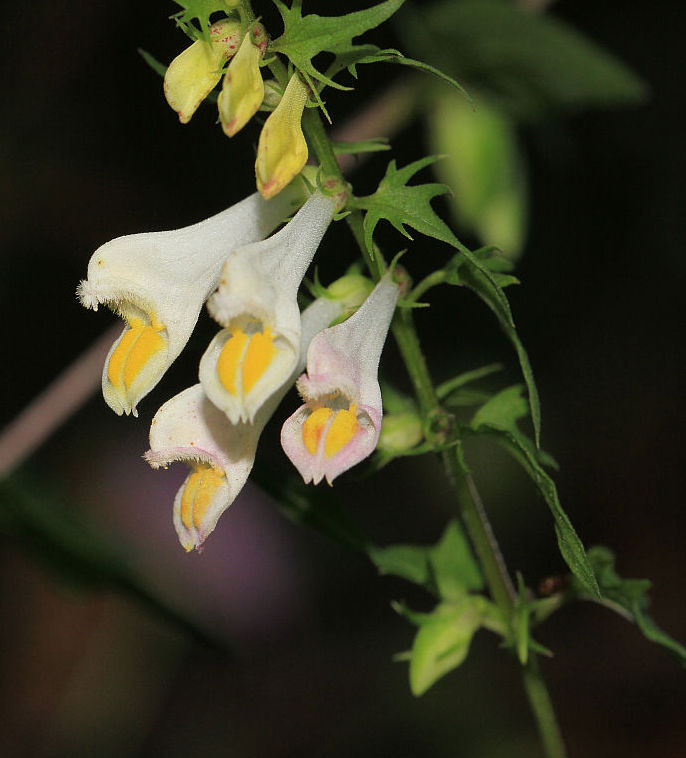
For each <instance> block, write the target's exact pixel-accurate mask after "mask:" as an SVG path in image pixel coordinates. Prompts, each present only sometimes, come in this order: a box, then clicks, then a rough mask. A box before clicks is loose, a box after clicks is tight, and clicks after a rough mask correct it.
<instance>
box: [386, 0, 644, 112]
mask: <svg viewBox="0 0 686 758" xmlns="http://www.w3.org/2000/svg"><path fill="white" fill-rule="evenodd" d="M399 28H400V31H401V33H402V36H403V39H404V40H405V44H406V47H407V48H408V50H409V51H410V52H411V53H412V54H413V55H417V56H418V57H420V58H423V59H425V60H427V61H429V62H430V63H434V64H436V65H439V66H440V67H441V68H442V69H443V70H444V71H446V72H447V73H448V74H449V75H451V76H453V77H455V78H456V79H459V80H461V81H468V82H472V83H474V84H476V85H478V87H479V89H480V90H482V91H485V92H487V93H489V94H490V95H492V96H493V97H495V98H497V100H498V102H499V103H500V104H502V105H503V106H504V107H505V108H507V109H508V110H509V111H510V112H511V113H512V114H513V115H515V116H516V117H519V118H528V119H532V118H540V117H543V116H545V115H548V114H550V113H551V112H559V111H564V110H567V111H569V110H579V109H581V108H587V107H597V106H609V105H610V106H611V105H622V104H626V103H636V102H639V101H640V100H641V99H642V98H643V97H644V95H645V91H646V87H645V85H644V84H643V82H642V81H641V80H640V79H639V78H638V77H637V76H636V75H635V74H634V73H632V72H631V71H630V70H629V69H628V68H627V67H626V66H625V65H624V64H623V63H621V62H620V61H619V60H618V59H617V58H615V57H614V56H613V55H611V54H610V53H608V52H607V51H606V50H604V49H602V48H601V47H599V46H598V45H597V44H596V43H594V42H592V41H591V40H589V39H588V38H586V37H584V36H583V35H582V34H581V33H579V32H578V31H576V30H575V29H573V28H572V27H571V26H569V25H567V24H565V23H563V22H562V21H560V20H558V19H555V18H554V17H552V15H551V14H548V13H546V14H543V13H530V12H528V11H526V10H524V9H523V8H521V7H519V6H518V5H517V4H516V3H512V2H509V1H508V0H465V1H464V2H459V3H458V2H454V0H444V2H440V3H436V4H433V5H432V6H429V7H428V8H426V9H425V8H422V10H421V16H419V14H418V13H417V12H415V13H410V12H409V10H408V12H406V13H404V14H403V17H402V18H401V19H399Z"/></svg>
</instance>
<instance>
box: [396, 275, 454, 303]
mask: <svg viewBox="0 0 686 758" xmlns="http://www.w3.org/2000/svg"><path fill="white" fill-rule="evenodd" d="M447 276H448V275H447V274H446V272H445V271H444V270H443V269H438V271H432V272H431V273H430V274H429V275H428V276H425V277H424V278H423V279H422V281H421V282H419V284H417V285H415V287H413V289H412V291H411V292H410V293H409V295H408V296H407V297H406V298H405V299H406V300H407V301H408V302H410V303H416V302H417V301H418V300H419V298H420V297H421V296H422V295H423V294H424V293H425V292H427V291H428V290H430V289H431V288H432V287H436V286H437V285H439V284H443V282H445V280H446V279H447Z"/></svg>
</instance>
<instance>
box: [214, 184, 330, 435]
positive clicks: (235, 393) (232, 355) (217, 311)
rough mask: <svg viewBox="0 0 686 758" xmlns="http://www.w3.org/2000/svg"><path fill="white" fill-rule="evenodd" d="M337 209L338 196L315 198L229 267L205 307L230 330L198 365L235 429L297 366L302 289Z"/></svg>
mask: <svg viewBox="0 0 686 758" xmlns="http://www.w3.org/2000/svg"><path fill="white" fill-rule="evenodd" d="M336 207H337V200H336V198H334V197H330V196H328V195H324V194H323V193H322V192H320V191H318V192H315V193H314V194H313V195H312V196H311V197H310V198H309V200H308V201H307V202H306V203H305V205H303V207H302V208H301V209H300V210H299V211H298V213H297V214H296V215H295V217H294V218H293V220H292V221H290V222H289V223H288V224H287V225H286V226H285V227H284V228H283V229H281V230H280V231H278V232H277V233H276V234H274V235H272V236H271V237H269V238H268V239H266V240H263V241H262V242H256V243H254V244H252V245H247V246H246V247H243V248H239V249H237V250H234V251H233V252H231V253H230V254H229V256H228V257H227V259H226V262H225V263H224V267H223V269H222V272H221V280H220V283H219V289H218V290H217V292H216V293H215V294H214V295H212V297H211V298H210V299H209V301H208V308H209V311H210V313H211V315H212V316H213V318H214V319H216V321H218V322H219V323H220V324H221V325H222V326H224V327H225V328H224V329H222V330H221V331H220V332H219V333H218V334H217V336H216V337H215V338H214V339H213V340H212V342H211V343H210V345H209V347H208V348H207V350H206V351H205V354H204V355H203V357H202V359H201V361H200V381H201V383H202V386H203V389H204V390H205V394H206V395H207V396H208V397H209V398H210V400H211V401H212V402H213V403H214V404H215V405H216V406H217V407H218V408H219V409H220V410H221V411H223V412H224V413H226V415H227V416H228V417H229V419H230V420H231V422H232V423H234V424H237V423H238V422H239V421H249V422H252V421H253V419H254V418H255V414H256V413H257V411H258V410H259V408H260V407H261V406H262V405H263V404H264V403H265V402H266V401H267V400H268V399H269V398H270V397H271V396H272V395H273V394H274V393H275V392H278V391H279V389H280V388H281V387H282V386H283V384H284V383H285V382H287V381H288V380H289V377H290V375H291V374H292V372H293V370H294V368H295V366H296V365H297V362H298V356H299V354H300V328H301V327H300V311H299V309H298V303H297V299H296V298H297V293H298V287H299V286H300V282H301V281H302V278H303V276H304V275H305V272H306V271H307V268H308V266H309V265H310V262H311V261H312V258H313V257H314V254H315V252H316V250H317V247H318V246H319V243H320V241H321V239H322V237H323V236H324V232H325V231H326V229H327V228H328V226H329V224H330V223H331V220H332V218H333V216H334V213H335V212H336Z"/></svg>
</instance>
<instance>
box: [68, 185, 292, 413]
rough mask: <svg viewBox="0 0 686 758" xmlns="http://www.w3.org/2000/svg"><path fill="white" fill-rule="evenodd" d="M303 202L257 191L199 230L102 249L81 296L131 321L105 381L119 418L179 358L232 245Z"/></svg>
mask: <svg viewBox="0 0 686 758" xmlns="http://www.w3.org/2000/svg"><path fill="white" fill-rule="evenodd" d="M299 198H300V190H299V189H298V188H297V187H294V188H292V189H291V188H289V190H288V191H287V192H285V193H282V195H280V196H279V198H278V199H275V200H271V201H265V200H263V199H262V198H261V197H260V195H259V194H258V193H254V194H253V195H250V196H249V197H247V198H245V199H244V200H242V201H241V202H239V203H236V204H235V205H233V206H232V207H231V208H228V209H227V210H225V211H222V212H221V213H218V214H217V215H216V216H212V217H211V218H208V219H206V220H205V221H201V222H200V223H197V224H194V225H192V226H187V227H185V228H182V229H177V230H174V231H166V232H147V233H143V234H131V235H127V236H125V237H119V238H117V239H115V240H112V241H111V242H107V243H106V244H104V245H102V246H101V247H99V248H98V249H97V250H96V251H95V253H94V254H93V256H92V257H91V259H90V262H89V264H88V278H87V279H86V280H84V281H82V282H81V283H80V284H79V287H78V290H77V294H78V297H79V299H80V300H81V302H82V304H83V305H84V306H86V307H88V308H93V309H94V310H97V308H98V305H99V304H100V303H104V304H106V305H107V306H108V307H110V308H111V309H112V310H113V311H115V312H116V313H118V314H119V315H121V316H122V317H123V318H124V319H125V321H126V322H127V325H126V327H125V329H124V331H123V332H122V335H121V337H120V338H119V339H118V340H117V342H115V344H114V345H113V346H112V350H111V351H110V353H109V355H108V356H107V359H106V361H105V368H104V370H103V377H102V386H103V395H104V397H105V400H106V402H107V404H108V405H109V406H110V407H111V408H112V409H113V410H114V411H115V412H116V413H118V414H121V413H127V414H128V413H132V412H133V413H134V414H135V413H136V405H137V403H138V402H139V401H140V399H141V398H142V397H144V396H145V395H146V394H147V393H148V392H149V391H150V390H151V389H152V388H153V387H154V386H155V385H156V384H157V382H158V381H159V380H160V379H161V378H162V376H163V374H164V372H165V371H166V370H167V368H168V367H169V366H170V365H171V363H172V362H173V361H174V360H175V359H176V358H177V356H178V355H179V353H180V352H181V350H182V349H183V347H184V345H185V344H186V342H187V341H188V338H189V337H190V334H191V332H192V330H193V327H194V326H195V323H196V321H197V319H198V315H199V313H200V309H201V308H202V304H203V302H204V301H205V299H206V298H207V296H208V295H209V293H210V292H211V291H212V290H213V289H214V288H215V287H216V286H217V283H218V281H219V274H220V271H221V266H222V264H223V262H224V259H225V258H226V256H227V254H228V251H229V250H230V249H231V246H235V245H245V244H246V243H249V242H253V241H255V240H259V239H261V238H262V237H264V236H265V234H268V233H269V232H270V231H271V230H272V229H273V228H274V227H275V226H277V224H279V223H280V221H281V220H282V219H283V218H284V216H286V215H288V214H289V213H290V212H292V210H293V208H294V207H296V206H297V202H298V200H299ZM113 361H114V364H116V365H112V362H113ZM127 370H128V376H127V375H126V373H127ZM127 379H128V381H127Z"/></svg>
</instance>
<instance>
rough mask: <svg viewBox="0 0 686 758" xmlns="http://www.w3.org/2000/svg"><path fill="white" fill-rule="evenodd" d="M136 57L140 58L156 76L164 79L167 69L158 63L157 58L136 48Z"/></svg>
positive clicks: (140, 48)
mask: <svg viewBox="0 0 686 758" xmlns="http://www.w3.org/2000/svg"><path fill="white" fill-rule="evenodd" d="M138 55H140V56H141V58H142V59H143V60H144V61H145V62H146V63H147V64H148V66H150V68H151V69H152V70H153V71H154V72H155V73H156V74H159V75H160V76H161V77H162V78H163V79H164V75H165V74H166V73H167V68H168V67H167V66H165V65H164V63H160V62H159V61H158V60H157V58H155V57H154V56H152V55H151V54H150V53H149V52H148V51H147V50H143V48H142V47H139V48H138Z"/></svg>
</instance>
